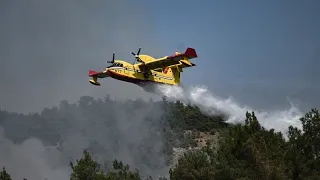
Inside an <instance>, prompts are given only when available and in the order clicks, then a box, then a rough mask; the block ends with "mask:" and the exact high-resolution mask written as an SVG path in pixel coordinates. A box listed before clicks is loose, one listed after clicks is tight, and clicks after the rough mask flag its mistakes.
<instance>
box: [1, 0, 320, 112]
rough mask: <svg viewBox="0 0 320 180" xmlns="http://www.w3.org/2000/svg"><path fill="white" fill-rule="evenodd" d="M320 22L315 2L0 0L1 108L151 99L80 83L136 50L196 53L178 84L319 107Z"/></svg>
mask: <svg viewBox="0 0 320 180" xmlns="http://www.w3.org/2000/svg"><path fill="white" fill-rule="evenodd" d="M200 2H201V3H200ZM319 17H320V2H319V1H317V0H309V1H295V0H294V1H289V0H286V1H276V0H270V1H254V0H250V1H249V0H247V1H246V0H245V1H241V2H240V1H222V0H221V1H209V0H203V1H199V2H198V3H197V2H196V1H186V0H183V1H182V0H181V1H178V0H176V1H172V0H162V1H147V0H136V1H131V0H122V1H119V0H118V1H117V0H114V1H104V0H100V1H99V0H92V1H84V0H77V1H75V0H74V1H71V0H69V1H68V0H55V1H48V0H29V1H21V0H20V1H18V0H2V1H1V2H0V24H1V28H0V75H1V76H2V83H1V86H0V92H1V94H0V108H2V109H9V110H11V111H19V112H28V111H38V110H40V109H42V107H44V106H46V107H50V106H52V105H55V104H57V103H59V102H60V100H63V99H67V100H70V101H75V100H78V98H79V97H80V96H82V95H90V96H94V97H101V96H103V95H105V94H110V95H111V96H114V97H117V98H120V97H122V98H127V97H131V96H132V97H142V96H146V97H151V95H149V94H148V93H146V92H143V91H142V90H141V89H140V88H139V87H136V86H135V85H132V84H128V83H125V82H118V81H116V80H112V79H105V80H103V81H101V82H102V86H101V87H98V88H97V87H94V86H92V85H91V84H89V83H88V70H89V69H96V70H100V69H103V68H104V67H105V66H106V63H105V61H106V60H109V59H110V58H111V57H112V52H113V51H115V52H116V58H118V59H125V60H128V61H132V60H133V59H132V55H131V54H130V52H131V51H137V49H138V48H139V47H140V46H141V47H142V52H141V53H146V54H150V55H154V56H155V57H160V56H162V55H171V54H172V53H173V52H174V51H175V50H176V49H178V50H180V51H183V50H184V49H185V48H187V47H188V46H190V47H194V48H196V50H197V52H198V55H199V58H198V59H195V60H194V61H193V62H194V63H196V64H197V66H196V67H195V68H189V69H186V70H184V73H183V74H182V82H183V85H184V86H190V85H206V86H208V87H209V88H210V89H211V90H212V91H213V92H215V93H217V94H219V95H222V96H229V95H232V96H234V97H235V98H236V99H238V100H239V101H240V102H241V103H243V104H249V105H251V106H257V107H261V108H265V107H268V108H269V107H278V106H283V105H284V103H286V98H287V97H289V98H291V99H293V100H294V101H295V102H300V103H301V104H303V105H307V106H318V105H319V103H318V102H319V100H320V98H319V96H317V92H318V91H319V90H320V82H319V81H317V80H318V78H317V77H318V76H319V75H320V73H319V72H318V69H319V65H320V62H319V61H317V60H318V59H319V57H320V35H319V32H320V19H319ZM313 94H315V95H313Z"/></svg>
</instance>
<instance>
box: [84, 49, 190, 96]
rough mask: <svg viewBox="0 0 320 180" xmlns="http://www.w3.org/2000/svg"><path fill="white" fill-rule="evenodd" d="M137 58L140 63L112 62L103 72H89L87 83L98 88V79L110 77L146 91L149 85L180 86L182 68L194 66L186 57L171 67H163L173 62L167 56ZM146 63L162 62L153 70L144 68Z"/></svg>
mask: <svg viewBox="0 0 320 180" xmlns="http://www.w3.org/2000/svg"><path fill="white" fill-rule="evenodd" d="M179 54H180V53H178V52H176V53H175V55H179ZM138 56H139V59H140V60H141V61H142V62H139V63H136V64H131V63H128V62H126V61H123V60H114V61H113V64H112V65H110V66H108V67H106V68H105V70H104V71H103V72H95V71H92V70H91V71H89V76H91V77H92V79H90V80H89V82H90V83H91V84H93V85H97V86H100V83H99V82H98V81H97V79H98V78H105V77H111V78H114V79H117V80H121V81H125V82H130V83H134V84H137V85H139V86H140V87H142V88H144V89H145V90H147V91H148V89H146V88H150V87H151V88H152V86H150V85H153V84H166V85H180V73H181V72H183V71H182V68H185V67H192V66H195V64H193V63H190V62H189V61H188V59H187V58H186V57H184V58H182V61H180V62H178V61H177V62H175V63H174V64H173V65H164V64H165V63H168V62H169V61H172V62H173V60H171V59H168V56H165V57H163V58H160V59H155V58H153V57H151V56H149V55H138ZM195 56H196V55H195ZM172 57H174V56H172ZM148 62H149V64H152V63H154V62H157V63H158V62H163V66H162V65H159V64H156V65H154V66H155V67H154V68H152V69H150V68H148V66H144V65H145V64H148ZM150 67H151V66H150ZM150 91H152V90H150Z"/></svg>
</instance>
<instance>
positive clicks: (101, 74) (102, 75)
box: [89, 70, 109, 86]
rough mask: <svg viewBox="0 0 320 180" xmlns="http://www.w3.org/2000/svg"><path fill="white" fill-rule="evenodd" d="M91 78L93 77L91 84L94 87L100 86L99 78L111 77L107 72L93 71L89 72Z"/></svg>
mask: <svg viewBox="0 0 320 180" xmlns="http://www.w3.org/2000/svg"><path fill="white" fill-rule="evenodd" d="M89 76H90V77H92V79H90V80H89V82H90V83H91V84H93V85H96V86H100V83H99V82H98V81H97V80H98V78H106V77H108V76H109V75H108V74H107V72H106V71H101V72H96V71H93V70H89Z"/></svg>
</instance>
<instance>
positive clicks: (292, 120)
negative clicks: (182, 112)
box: [158, 85, 303, 135]
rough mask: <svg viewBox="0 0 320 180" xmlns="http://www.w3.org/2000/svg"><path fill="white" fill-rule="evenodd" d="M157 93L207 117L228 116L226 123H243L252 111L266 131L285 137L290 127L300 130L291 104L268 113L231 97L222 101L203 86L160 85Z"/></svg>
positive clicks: (299, 115) (297, 117)
mask: <svg viewBox="0 0 320 180" xmlns="http://www.w3.org/2000/svg"><path fill="white" fill-rule="evenodd" d="M158 92H161V93H162V94H164V95H165V96H166V97H168V99H171V100H174V101H176V100H179V101H182V102H185V103H191V104H192V105H195V106H198V107H199V108H200V110H201V111H202V112H203V113H206V114H207V115H217V114H221V113H222V114H225V115H227V116H228V119H227V121H226V122H227V123H231V124H235V123H243V122H244V119H245V113H246V111H249V112H252V111H254V112H255V114H256V116H257V118H258V120H259V122H260V124H261V125H262V126H263V127H265V128H266V129H271V128H273V129H275V130H276V131H281V132H282V133H283V134H284V135H286V132H287V130H288V127H289V126H290V125H292V126H294V127H298V128H300V129H301V128H302V126H301V124H300V121H299V118H301V117H302V116H303V114H302V112H301V111H300V110H299V109H298V108H297V107H296V106H295V105H294V104H291V108H290V109H284V110H277V111H269V112H268V111H259V110H257V109H254V108H251V107H248V106H245V105H244V106H241V105H240V104H239V103H237V102H236V101H235V100H234V99H233V98H232V97H230V98H228V99H222V98H220V97H218V96H215V95H214V94H213V93H212V92H210V91H208V89H207V88H206V87H205V86H198V87H190V88H189V89H186V90H185V89H183V88H181V87H178V86H177V87H171V86H166V85H160V86H158Z"/></svg>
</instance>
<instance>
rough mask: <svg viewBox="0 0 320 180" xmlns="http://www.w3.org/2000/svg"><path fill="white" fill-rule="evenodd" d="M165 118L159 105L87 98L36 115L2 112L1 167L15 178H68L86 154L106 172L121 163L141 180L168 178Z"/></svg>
mask: <svg viewBox="0 0 320 180" xmlns="http://www.w3.org/2000/svg"><path fill="white" fill-rule="evenodd" d="M162 115H163V111H162V109H161V107H160V106H159V105H158V104H157V103H149V102H147V101H143V100H135V101H130V100H128V101H124V102H121V101H114V100H112V99H110V98H109V97H106V98H105V99H97V100H95V99H93V98H92V97H88V96H83V97H81V98H80V100H79V102H77V103H76V104H71V103H68V102H67V101H62V102H61V103H60V105H59V106H58V107H53V108H50V109H44V110H43V111H42V112H41V113H40V114H35V115H33V116H32V115H28V116H25V115H18V114H16V115H14V114H10V115H9V113H5V112H2V113H1V117H0V125H1V126H2V127H1V126H0V127H1V134H0V142H1V146H0V166H5V167H6V169H7V171H8V172H9V173H10V175H11V176H12V178H13V179H22V178H27V179H34V180H43V179H44V178H47V179H48V180H50V179H52V180H53V179H61V180H62V179H69V176H70V173H71V168H70V167H69V164H70V162H71V161H72V162H75V160H76V159H78V158H80V157H81V156H82V152H83V150H84V149H87V150H88V151H89V152H90V153H91V154H92V156H93V158H94V159H95V160H96V161H97V162H98V163H100V164H101V165H102V167H103V168H104V169H106V170H107V169H109V168H111V167H112V161H113V160H114V159H117V160H120V161H123V163H125V164H129V165H130V166H131V168H132V170H133V169H138V170H139V171H140V174H141V175H142V176H143V177H145V176H153V177H155V178H158V177H160V176H167V175H168V171H169V165H168V163H167V161H166V160H167V159H166V155H165V153H164V150H165V149H166V147H165V143H164V142H165V139H164V134H163V131H162V129H163V127H164V126H163V119H162V118H161V117H162ZM10 117H14V118H10Z"/></svg>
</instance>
